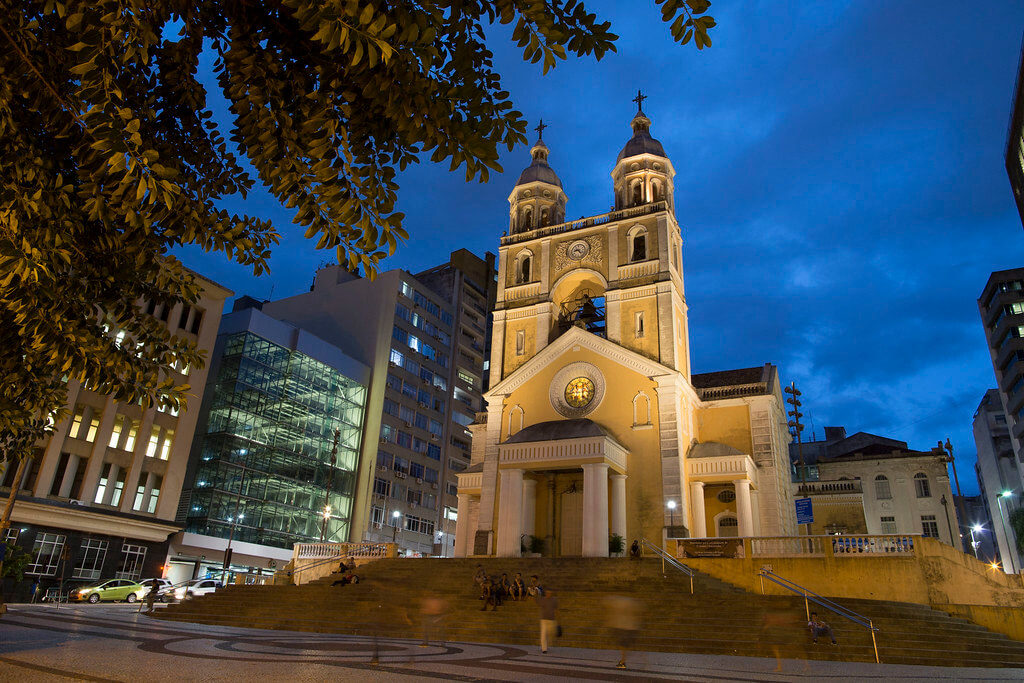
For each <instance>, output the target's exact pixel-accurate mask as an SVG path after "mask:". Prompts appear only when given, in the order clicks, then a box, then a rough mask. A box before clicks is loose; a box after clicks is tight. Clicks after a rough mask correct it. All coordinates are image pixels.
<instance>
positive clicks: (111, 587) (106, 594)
mask: <svg viewBox="0 0 1024 683" xmlns="http://www.w3.org/2000/svg"><path fill="white" fill-rule="evenodd" d="M147 592H149V589H148V588H146V587H145V586H143V585H142V584H141V583H137V582H135V581H129V580H128V579H110V580H109V581H104V582H102V583H98V584H96V585H94V586H86V587H84V588H79V589H77V590H73V591H71V599H72V600H77V601H78V602H91V603H93V604H96V603H97V602H99V601H100V600H126V601H128V602H135V601H136V600H138V599H139V598H141V597H143V596H144V595H145V594H146V593H147Z"/></svg>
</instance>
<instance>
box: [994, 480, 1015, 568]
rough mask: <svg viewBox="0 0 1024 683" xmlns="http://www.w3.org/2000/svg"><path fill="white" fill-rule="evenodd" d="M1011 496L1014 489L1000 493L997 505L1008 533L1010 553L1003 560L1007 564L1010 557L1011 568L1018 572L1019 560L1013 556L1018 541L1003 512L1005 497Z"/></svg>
mask: <svg viewBox="0 0 1024 683" xmlns="http://www.w3.org/2000/svg"><path fill="white" fill-rule="evenodd" d="M1011 496H1013V491H1003V492H1002V493H1000V494H999V495H998V496H996V507H998V508H999V518H1000V519H1001V520H1003V533H1004V534H1006V546H1007V548H1006V554H1007V555H1009V557H1008V558H1003V562H1004V564H1005V562H1006V560H1007V559H1009V560H1010V569H1011V570H1012V571H1013V573H1014V574H1016V573H1017V561H1016V560H1015V559H1013V556H1014V555H1015V554H1016V548H1014V546H1015V545H1016V543H1015V542H1014V538H1013V535H1012V534H1011V533H1010V527H1009V525H1008V524H1007V523H1006V515H1005V514H1004V513H1003V499H1004V498H1010V497H1011ZM1007 505H1009V503H1007Z"/></svg>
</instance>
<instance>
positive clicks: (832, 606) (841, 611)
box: [757, 567, 881, 664]
mask: <svg viewBox="0 0 1024 683" xmlns="http://www.w3.org/2000/svg"><path fill="white" fill-rule="evenodd" d="M757 575H758V576H759V577H761V595H764V580H765V579H768V580H769V581H771V582H772V583H775V584H777V585H779V586H782V587H783V588H785V589H786V590H789V591H792V592H794V593H798V594H800V595H802V596H803V598H804V611H805V612H806V613H807V621H810V620H811V606H810V604H809V603H811V602H813V603H815V604H816V605H820V606H822V607H824V608H825V609H827V610H831V611H833V612H835V613H836V614H838V615H839V616H841V617H843V618H844V619H848V620H850V621H852V622H853V623H855V624H857V625H858V626H863V627H864V628H866V629H868V631H870V632H871V646H872V647H873V648H874V649H875V663H876V664H880V663H881V660H879V658H878V641H877V640H875V632H876V631H878V630H879V629H878V627H877V626H875V625H874V623H872V621H871V619H869V618H868V617H866V616H864V615H863V614H859V613H857V612H854V611H853V610H852V609H848V608H846V607H843V606H842V605H840V604H839V603H837V602H833V601H832V600H829V599H828V598H826V597H822V596H820V595H818V594H817V593H815V592H814V591H811V590H808V589H806V588H804V587H803V586H801V585H800V584H798V583H796V582H794V581H790V580H789V579H787V578H784V577H782V576H779V575H778V574H776V573H775V572H773V571H771V570H770V569H765V568H764V567H762V568H761V569H760V570H759V571H758V573H757Z"/></svg>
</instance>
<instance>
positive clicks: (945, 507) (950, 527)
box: [939, 494, 963, 549]
mask: <svg viewBox="0 0 1024 683" xmlns="http://www.w3.org/2000/svg"><path fill="white" fill-rule="evenodd" d="M939 502H940V503H942V509H943V511H944V512H945V513H946V529H947V530H949V544H950V545H951V546H952V545H953V544H954V543H956V538H955V537H954V536H953V525H952V524H950V522H949V501H948V500H946V494H942V499H941V500H939ZM958 526H959V525H958ZM960 547H961V549H962V548H963V545H962V544H961V546H960Z"/></svg>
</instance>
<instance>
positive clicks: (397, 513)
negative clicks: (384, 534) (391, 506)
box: [391, 510, 402, 519]
mask: <svg viewBox="0 0 1024 683" xmlns="http://www.w3.org/2000/svg"><path fill="white" fill-rule="evenodd" d="M391 516H392V517H394V518H395V519H398V518H399V517H401V516H402V513H401V512H399V511H398V510H395V511H394V512H392V513H391Z"/></svg>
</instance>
